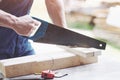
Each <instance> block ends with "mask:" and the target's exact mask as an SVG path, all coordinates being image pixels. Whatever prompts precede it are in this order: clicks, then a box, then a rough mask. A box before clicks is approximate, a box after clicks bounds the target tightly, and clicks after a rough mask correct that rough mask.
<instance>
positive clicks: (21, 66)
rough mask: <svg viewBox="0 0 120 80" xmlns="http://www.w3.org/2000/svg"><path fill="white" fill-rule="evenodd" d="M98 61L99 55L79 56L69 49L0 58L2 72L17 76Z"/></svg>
mask: <svg viewBox="0 0 120 80" xmlns="http://www.w3.org/2000/svg"><path fill="white" fill-rule="evenodd" d="M94 62H97V57H86V58H85V57H83V56H80V55H79V56H77V55H75V54H72V53H70V52H67V51H59V52H57V53H53V54H51V55H44V54H41V55H32V56H25V57H18V58H13V59H6V60H0V72H2V73H3V74H4V76H5V77H17V76H22V75H29V74H34V73H40V72H41V71H43V70H47V69H52V70H56V69H63V68H67V67H73V66H79V65H80V64H81V63H82V64H90V63H94Z"/></svg>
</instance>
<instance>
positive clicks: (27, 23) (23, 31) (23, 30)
mask: <svg viewBox="0 0 120 80" xmlns="http://www.w3.org/2000/svg"><path fill="white" fill-rule="evenodd" d="M40 25H41V23H40V22H39V21H37V20H34V19H32V18H31V17H30V16H29V15H25V16H22V17H18V18H17V20H16V21H15V23H14V24H13V25H12V29H13V30H14V31H15V32H16V33H17V34H19V35H22V36H30V35H31V34H32V33H33V32H34V31H35V30H36V28H38V27H39V26H40Z"/></svg>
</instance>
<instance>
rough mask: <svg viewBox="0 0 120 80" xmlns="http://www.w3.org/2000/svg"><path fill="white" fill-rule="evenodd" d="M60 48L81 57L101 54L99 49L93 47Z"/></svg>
mask: <svg viewBox="0 0 120 80" xmlns="http://www.w3.org/2000/svg"><path fill="white" fill-rule="evenodd" d="M61 48H63V49H65V50H66V51H68V52H70V53H73V54H75V55H78V56H82V57H94V56H99V55H101V50H98V49H95V48H82V47H81V48H79V47H78V48H70V47H65V46H64V47H63V46H61Z"/></svg>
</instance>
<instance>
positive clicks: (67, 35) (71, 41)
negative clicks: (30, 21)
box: [32, 19, 106, 49]
mask: <svg viewBox="0 0 120 80" xmlns="http://www.w3.org/2000/svg"><path fill="white" fill-rule="evenodd" d="M37 20H38V19H37ZM44 23H45V24H47V28H45V30H44V32H45V34H44V36H42V37H39V34H38V33H40V30H38V31H37V33H36V34H35V35H34V36H33V37H32V39H33V41H35V42H41V43H48V44H56V45H63V46H71V47H94V48H97V49H105V47H106V43H105V42H102V41H99V40H96V39H93V38H90V37H88V36H85V35H82V34H79V33H77V32H74V31H71V30H68V29H65V28H62V27H59V26H56V25H53V24H51V23H48V22H44ZM41 28H42V26H41ZM36 35H37V36H36Z"/></svg>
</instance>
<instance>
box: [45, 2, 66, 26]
mask: <svg viewBox="0 0 120 80" xmlns="http://www.w3.org/2000/svg"><path fill="white" fill-rule="evenodd" d="M45 1H46V6H47V10H48V13H49V16H50V17H51V19H52V21H53V23H54V24H56V25H58V26H62V27H66V20H65V12H64V4H63V1H62V0H45Z"/></svg>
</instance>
